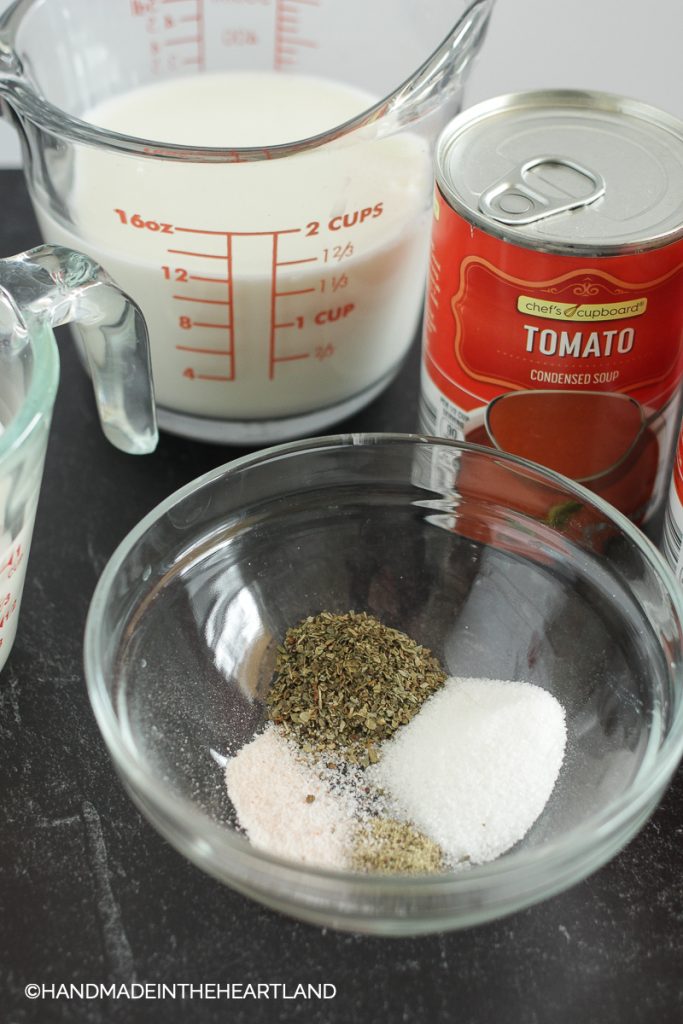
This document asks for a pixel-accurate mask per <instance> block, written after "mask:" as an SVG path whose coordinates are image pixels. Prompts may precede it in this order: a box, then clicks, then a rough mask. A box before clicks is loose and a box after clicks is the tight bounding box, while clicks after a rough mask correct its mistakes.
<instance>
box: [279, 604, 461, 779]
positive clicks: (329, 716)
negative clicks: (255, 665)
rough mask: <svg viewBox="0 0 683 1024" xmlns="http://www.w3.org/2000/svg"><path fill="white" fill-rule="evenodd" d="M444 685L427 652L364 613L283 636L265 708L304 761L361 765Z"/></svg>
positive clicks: (314, 619) (308, 622)
mask: <svg viewBox="0 0 683 1024" xmlns="http://www.w3.org/2000/svg"><path fill="white" fill-rule="evenodd" d="M445 679H446V673H445V672H444V671H443V669H442V667H441V665H440V664H439V662H438V661H437V660H436V658H435V657H434V655H433V654H432V653H431V651H429V650H428V649H427V648H426V647H421V646H420V645H419V644H417V643H415V641H414V640H411V638H410V637H409V636H407V635H406V634H405V633H402V632H401V631H400V630H398V629H392V628H391V627H389V626H385V625H383V623H381V622H380V621H379V620H378V619H376V618H374V616H372V615H368V614H367V613H366V612H347V613H346V614H344V615H335V614H332V613H331V612H321V613H320V614H319V615H311V616H309V617H308V618H306V619H304V620H303V621H302V622H300V623H299V624H298V625H296V626H294V627H292V628H291V629H289V630H288V631H287V633H286V634H285V637H284V641H283V643H282V646H281V647H279V648H278V653H277V659H276V663H275V678H274V680H273V683H272V685H271V688H270V691H269V693H268V696H267V698H266V700H267V704H268V710H269V715H270V718H271V720H272V721H273V722H276V723H277V724H278V725H279V726H280V727H281V728H282V729H283V730H284V732H285V733H286V734H287V735H289V736H290V737H291V738H292V739H295V740H296V741H297V742H298V743H299V744H300V745H301V747H302V748H303V750H304V751H306V752H307V753H320V752H324V751H340V752H341V753H342V755H343V758H344V760H346V761H351V762H352V763H357V764H361V765H367V764H372V763H375V762H376V761H377V760H378V758H379V753H378V749H377V747H378V744H379V743H381V742H382V740H385V739H387V738H388V737H389V736H391V735H392V734H393V733H394V732H395V731H396V730H397V729H398V728H399V727H400V726H402V725H407V723H408V722H409V721H410V720H411V718H413V716H414V715H416V714H417V712H418V711H419V710H420V708H421V706H422V704H423V703H424V701H425V700H426V699H427V697H429V696H431V694H432V693H433V692H434V691H435V690H437V689H438V688H439V687H440V686H441V685H442V684H443V682H444V680H445Z"/></svg>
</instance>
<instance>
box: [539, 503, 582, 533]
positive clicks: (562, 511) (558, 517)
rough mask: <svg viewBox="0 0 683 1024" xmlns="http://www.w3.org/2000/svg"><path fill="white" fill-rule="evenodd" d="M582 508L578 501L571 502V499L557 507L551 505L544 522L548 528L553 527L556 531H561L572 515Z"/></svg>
mask: <svg viewBox="0 0 683 1024" xmlns="http://www.w3.org/2000/svg"><path fill="white" fill-rule="evenodd" d="M582 508H583V505H582V504H581V503H580V502H579V501H572V500H571V499H570V500H569V501H562V502H560V503H559V504H557V505H553V506H552V508H550V509H549V510H548V515H547V517H546V522H547V523H548V524H549V525H550V526H554V527H556V529H558V530H561V529H563V527H565V526H567V524H568V523H569V520H570V519H571V517H572V516H573V515H574V513H575V512H580V511H581V509H582Z"/></svg>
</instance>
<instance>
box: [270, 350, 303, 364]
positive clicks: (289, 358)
mask: <svg viewBox="0 0 683 1024" xmlns="http://www.w3.org/2000/svg"><path fill="white" fill-rule="evenodd" d="M310 357H311V353H310V352H299V354H298V355H295V356H275V358H274V360H273V362H274V363H293V362H294V360H295V359H310Z"/></svg>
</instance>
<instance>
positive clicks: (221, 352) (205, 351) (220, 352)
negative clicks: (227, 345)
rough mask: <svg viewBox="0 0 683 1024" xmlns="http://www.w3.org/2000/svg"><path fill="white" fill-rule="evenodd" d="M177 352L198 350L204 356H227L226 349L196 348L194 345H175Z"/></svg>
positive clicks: (228, 353)
mask: <svg viewBox="0 0 683 1024" xmlns="http://www.w3.org/2000/svg"><path fill="white" fill-rule="evenodd" d="M176 348H177V349H178V351H179V352H199V353H200V354H201V355H204V356H229V355H230V352H229V351H228V349H222V348H198V347H197V346H196V345H176Z"/></svg>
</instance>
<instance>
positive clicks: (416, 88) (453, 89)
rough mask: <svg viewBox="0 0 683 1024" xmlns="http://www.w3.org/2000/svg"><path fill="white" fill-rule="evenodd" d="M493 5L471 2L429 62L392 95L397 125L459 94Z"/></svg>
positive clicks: (478, 0)
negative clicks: (446, 98)
mask: <svg viewBox="0 0 683 1024" xmlns="http://www.w3.org/2000/svg"><path fill="white" fill-rule="evenodd" d="M494 3H495V0H473V2H472V3H471V4H470V5H469V6H468V7H467V9H466V10H465V11H464V13H463V14H462V16H461V17H460V19H459V20H458V21H457V23H456V24H455V25H454V26H453V28H452V30H451V31H450V32H449V33H448V36H447V37H446V38H445V39H444V40H443V42H442V43H441V45H440V46H439V47H438V48H437V50H436V51H435V52H434V53H433V54H432V55H431V56H430V58H429V60H427V61H426V62H425V63H424V64H423V65H422V67H420V68H418V70H417V71H416V72H415V74H414V75H412V76H411V78H410V80H409V81H408V82H406V83H405V85H404V86H403V88H402V89H400V90H399V91H398V92H397V93H395V94H394V96H393V97H392V99H391V103H390V109H391V111H392V113H393V114H394V116H395V117H398V119H399V121H400V123H401V124H408V123H410V122H411V121H415V120H418V119H420V118H423V117H425V116H426V115H428V114H429V113H431V112H432V111H433V110H435V109H437V108H438V107H439V106H440V105H441V104H442V103H443V101H444V98H445V97H446V96H448V95H450V94H456V95H457V94H458V93H460V91H461V90H462V88H463V86H464V83H465V79H466V76H467V74H468V73H469V70H470V65H471V63H472V61H473V60H474V58H475V57H476V55H477V54H478V52H479V50H480V48H481V45H482V42H483V40H484V36H485V35H486V30H487V28H488V24H489V19H490V16H491V11H492V9H493V6H494ZM385 113H386V112H385Z"/></svg>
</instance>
